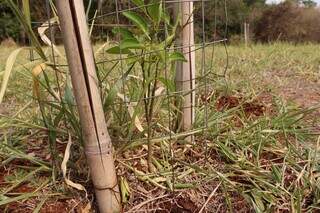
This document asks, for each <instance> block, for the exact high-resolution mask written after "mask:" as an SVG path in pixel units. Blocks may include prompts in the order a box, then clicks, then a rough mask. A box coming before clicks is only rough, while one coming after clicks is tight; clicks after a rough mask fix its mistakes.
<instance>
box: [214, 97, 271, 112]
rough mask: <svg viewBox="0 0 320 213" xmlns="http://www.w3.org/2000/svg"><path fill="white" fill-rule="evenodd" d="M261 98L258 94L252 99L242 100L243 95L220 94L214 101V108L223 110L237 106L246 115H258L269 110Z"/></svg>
mask: <svg viewBox="0 0 320 213" xmlns="http://www.w3.org/2000/svg"><path fill="white" fill-rule="evenodd" d="M262 100H263V97H261V98H260V96H259V97H257V98H255V99H254V100H252V101H244V98H243V97H236V96H221V97H219V98H218V99H217V101H216V108H217V110H218V111H223V110H227V109H232V108H236V107H239V108H241V109H242V110H243V112H244V113H245V115H246V116H247V117H252V116H254V117H259V116H262V115H264V114H265V113H266V112H270V110H267V108H268V106H267V105H266V104H265V103H264V102H262Z"/></svg>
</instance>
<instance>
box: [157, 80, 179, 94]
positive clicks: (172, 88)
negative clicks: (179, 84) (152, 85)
mask: <svg viewBox="0 0 320 213" xmlns="http://www.w3.org/2000/svg"><path fill="white" fill-rule="evenodd" d="M158 79H159V81H160V82H161V83H163V84H164V85H165V86H166V88H167V89H168V90H169V91H170V92H174V91H175V84H174V81H172V80H170V79H166V78H163V77H159V78H158Z"/></svg>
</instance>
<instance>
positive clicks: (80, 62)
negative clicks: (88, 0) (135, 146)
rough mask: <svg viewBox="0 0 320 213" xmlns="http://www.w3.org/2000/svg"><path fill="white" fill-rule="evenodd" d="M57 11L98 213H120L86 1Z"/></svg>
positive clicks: (66, 1)
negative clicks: (85, 8) (87, 20)
mask: <svg viewBox="0 0 320 213" xmlns="http://www.w3.org/2000/svg"><path fill="white" fill-rule="evenodd" d="M57 9H58V13H59V19H60V25H61V31H62V35H63V41H64V45H65V49H66V55H67V59H68V63H69V69H70V74H71V80H72V85H73V91H74V94H75V98H76V102H77V107H78V111H79V114H80V122H81V127H82V132H83V137H84V140H85V152H86V157H87V162H88V165H89V168H90V174H91V178H92V181H93V185H94V188H95V193H96V197H97V201H98V205H99V210H100V212H102V213H109V212H120V211H121V203H120V193H119V187H118V183H117V176H116V171H115V167H114V161H113V156H112V145H111V139H110V137H109V134H108V131H107V125H106V121H105V117H104V112H103V108H102V103H101V97H100V93H99V88H98V80H97V75H96V68H95V62H94V56H93V50H92V46H91V43H90V38H89V34H88V26H87V23H86V18H85V11H84V6H83V1H78V0H59V1H57Z"/></svg>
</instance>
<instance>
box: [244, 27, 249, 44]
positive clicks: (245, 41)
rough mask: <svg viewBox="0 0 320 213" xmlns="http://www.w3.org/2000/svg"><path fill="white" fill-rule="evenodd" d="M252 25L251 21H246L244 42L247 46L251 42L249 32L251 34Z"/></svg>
mask: <svg viewBox="0 0 320 213" xmlns="http://www.w3.org/2000/svg"><path fill="white" fill-rule="evenodd" d="M249 27H250V25H249V23H247V22H244V43H245V46H246V47H247V46H248V44H249V39H250V37H249V34H250V31H249V30H250V29H249Z"/></svg>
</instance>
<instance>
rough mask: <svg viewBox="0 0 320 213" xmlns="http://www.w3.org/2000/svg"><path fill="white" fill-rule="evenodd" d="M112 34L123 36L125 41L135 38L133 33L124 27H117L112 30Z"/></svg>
mask: <svg viewBox="0 0 320 213" xmlns="http://www.w3.org/2000/svg"><path fill="white" fill-rule="evenodd" d="M112 33H114V34H118V33H119V34H120V35H121V36H122V38H123V39H130V38H134V35H133V33H132V32H131V31H130V30H128V29H125V28H122V27H115V28H113V29H112Z"/></svg>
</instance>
